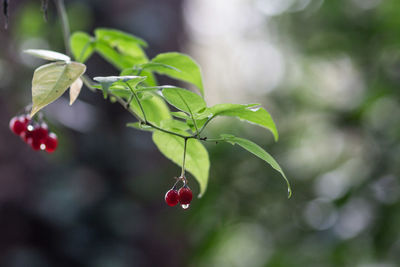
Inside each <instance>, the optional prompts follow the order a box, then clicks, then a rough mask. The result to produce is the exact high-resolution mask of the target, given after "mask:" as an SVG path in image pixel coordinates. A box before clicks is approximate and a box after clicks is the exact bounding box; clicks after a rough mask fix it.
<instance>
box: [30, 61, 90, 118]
mask: <svg viewBox="0 0 400 267" xmlns="http://www.w3.org/2000/svg"><path fill="white" fill-rule="evenodd" d="M85 70H86V66H85V65H84V64H81V63H78V62H68V63H67V62H54V63H50V64H46V65H43V66H41V67H39V68H37V69H36V70H35V72H34V74H33V79H32V111H31V116H33V115H35V113H36V112H38V111H39V110H41V109H42V108H43V107H45V106H47V105H48V104H50V103H51V102H53V101H54V100H56V99H57V98H59V97H60V96H61V95H62V94H63V93H64V92H65V91H66V90H67V89H68V87H70V86H71V85H72V83H73V82H75V81H76V80H77V79H78V78H79V77H80V76H81V75H82V74H83V73H84V72H85Z"/></svg>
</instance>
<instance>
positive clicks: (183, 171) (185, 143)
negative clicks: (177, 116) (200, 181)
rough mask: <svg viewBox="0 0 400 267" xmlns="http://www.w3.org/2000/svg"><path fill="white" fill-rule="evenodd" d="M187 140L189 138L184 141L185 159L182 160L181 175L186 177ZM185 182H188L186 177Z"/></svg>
mask: <svg viewBox="0 0 400 267" xmlns="http://www.w3.org/2000/svg"><path fill="white" fill-rule="evenodd" d="M187 140H188V138H184V142H183V160H182V171H181V177H185V161H186V146H187ZM185 184H186V179H185Z"/></svg>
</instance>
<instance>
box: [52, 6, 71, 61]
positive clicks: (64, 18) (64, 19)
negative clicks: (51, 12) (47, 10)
mask: <svg viewBox="0 0 400 267" xmlns="http://www.w3.org/2000/svg"><path fill="white" fill-rule="evenodd" d="M54 2H55V4H56V8H57V13H58V15H59V16H60V18H61V27H62V32H63V36H64V46H65V52H66V53H67V55H68V56H71V49H70V47H69V36H70V29H69V22H68V15H67V11H66V10H65V5H64V0H54Z"/></svg>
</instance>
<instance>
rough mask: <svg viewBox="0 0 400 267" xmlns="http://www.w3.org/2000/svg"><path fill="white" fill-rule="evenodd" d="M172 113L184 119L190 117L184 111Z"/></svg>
mask: <svg viewBox="0 0 400 267" xmlns="http://www.w3.org/2000/svg"><path fill="white" fill-rule="evenodd" d="M171 115H172V116H174V117H175V118H178V119H184V120H186V119H190V117H189V116H188V115H187V114H186V113H184V112H182V111H176V112H175V111H174V112H171Z"/></svg>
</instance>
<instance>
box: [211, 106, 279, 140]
mask: <svg viewBox="0 0 400 267" xmlns="http://www.w3.org/2000/svg"><path fill="white" fill-rule="evenodd" d="M256 105H258V104H250V105H240V104H217V105H215V106H212V107H210V108H208V110H209V111H211V113H212V114H213V116H214V117H215V116H230V117H237V118H239V119H241V120H245V121H247V122H251V123H255V124H257V125H260V126H262V127H264V128H266V129H268V130H270V131H271V132H272V134H273V135H274V138H275V141H277V140H278V138H279V135H278V130H277V129H276V126H275V123H274V121H273V120H272V117H271V115H270V114H269V113H268V111H266V110H265V109H263V108H259V107H257V108H255V107H254V106H256Z"/></svg>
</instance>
